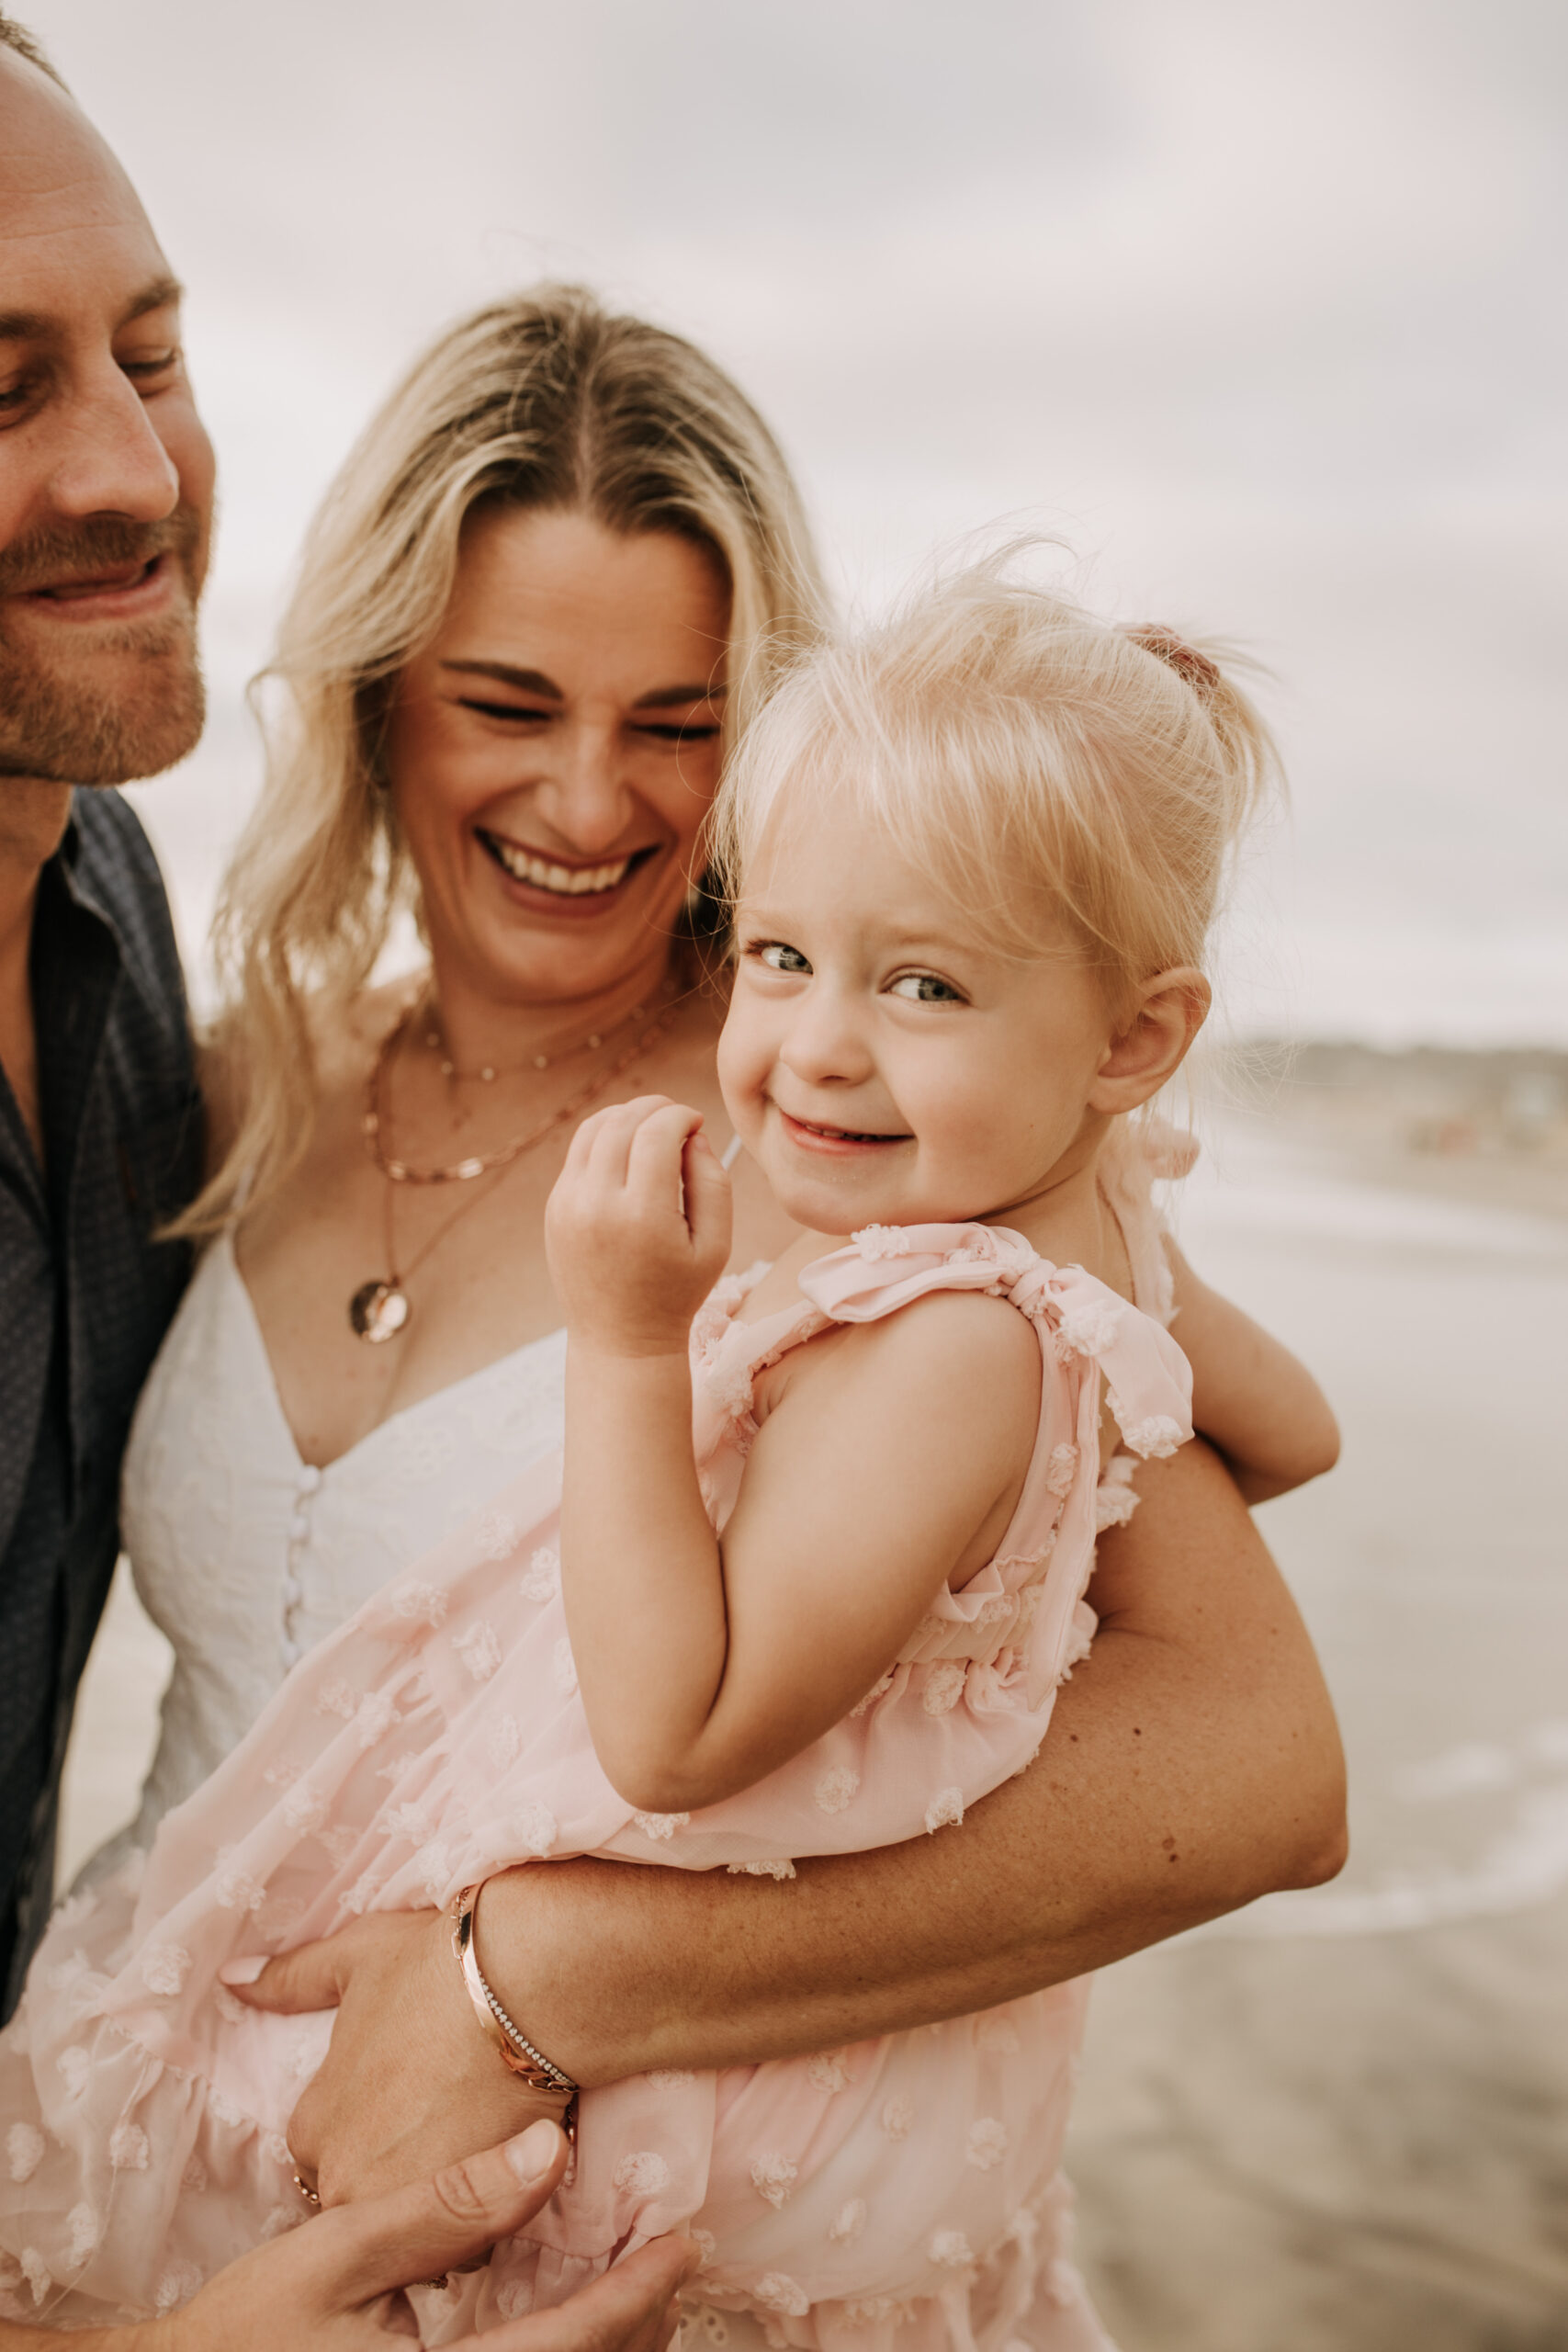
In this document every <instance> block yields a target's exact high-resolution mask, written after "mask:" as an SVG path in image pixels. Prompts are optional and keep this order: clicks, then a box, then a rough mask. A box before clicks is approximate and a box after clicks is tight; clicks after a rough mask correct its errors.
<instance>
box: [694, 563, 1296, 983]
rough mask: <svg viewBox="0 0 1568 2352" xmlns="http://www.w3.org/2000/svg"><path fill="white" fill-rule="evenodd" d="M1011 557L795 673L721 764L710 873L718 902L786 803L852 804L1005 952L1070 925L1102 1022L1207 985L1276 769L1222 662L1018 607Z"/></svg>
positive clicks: (981, 567)
mask: <svg viewBox="0 0 1568 2352" xmlns="http://www.w3.org/2000/svg"><path fill="white" fill-rule="evenodd" d="M1020 552H1021V548H1019V547H1014V548H1009V549H1007V550H1006V551H1004V552H1003V554H1001V555H1000V556H998V557H997V558H995V559H993V560H989V561H987V562H984V563H980V564H977V565H974V566H972V567H970V568H968V569H966V570H964V571H960V572H957V573H955V574H953V575H952V576H950V577H948V578H946V579H943V580H941V581H939V582H937V583H936V585H934V586H933V587H931V588H930V589H927V590H925V591H924V592H922V593H920V594H918V595H916V596H914V597H912V598H911V599H909V600H908V602H906V603H905V604H904V605H901V606H900V607H899V608H898V609H897V611H896V612H895V613H894V614H893V615H892V616H891V617H889V618H888V619H886V620H884V621H881V622H879V623H877V624H876V625H875V626H874V627H873V628H868V629H866V630H864V631H863V632H862V633H860V634H858V635H853V636H842V637H838V638H833V639H828V640H826V641H824V642H822V643H821V644H819V645H818V647H817V648H815V649H814V650H811V651H809V652H807V654H806V655H805V656H804V657H803V658H802V660H801V661H800V662H797V663H796V664H795V667H794V668H793V669H792V670H790V671H789V672H788V673H786V675H785V676H784V678H783V680H782V681H781V683H780V684H778V685H777V686H776V687H775V689H774V691H773V694H772V695H770V697H769V699H768V700H767V702H766V703H765V705H764V706H763V707H762V709H761V712H760V713H759V715H758V716H757V718H755V719H754V720H753V722H752V724H751V727H750V729H749V730H748V733H747V735H746V737H745V739H744V741H742V743H741V745H740V747H739V751H738V752H737V754H736V759H735V762H734V764H733V766H732V768H731V770H730V773H729V775H728V779H727V782H726V785H725V787H724V790H723V792H722V793H721V795H720V798H719V802H718V805H717V808H716V811H715V820H714V821H715V833H716V857H717V861H718V863H719V865H720V868H721V870H722V872H723V874H724V876H725V877H726V880H727V882H728V886H729V888H730V890H731V893H732V895H733V894H734V893H736V892H737V891H738V890H739V888H741V886H742V884H743V882H744V877H745V876H746V874H747V872H748V869H749V868H750V866H751V864H752V861H753V859H754V858H755V855H756V853H757V849H758V846H759V844H760V842H761V837H762V834H763V831H764V830H765V828H766V826H767V823H768V820H769V818H770V816H771V814H772V813H773V809H774V808H775V806H776V805H777V804H778V802H779V799H780V796H781V794H783V793H784V791H785V790H786V788H787V789H789V790H790V792H791V794H792V797H793V795H794V791H795V787H796V786H799V785H801V784H805V785H806V786H807V787H808V791H809V790H817V791H827V792H830V793H831V794H832V795H833V797H834V798H835V800H838V799H840V797H842V796H844V795H848V796H850V797H851V798H852V801H853V802H854V803H855V804H856V805H857V806H858V807H859V808H860V809H863V811H864V812H865V813H866V814H867V815H868V816H870V817H871V818H872V819H873V820H875V821H877V822H878V823H881V824H885V825H886V828H887V830H888V831H890V832H891V833H893V834H894V835H895V836H896V837H897V841H898V842H899V844H900V845H901V847H902V848H903V849H904V850H905V851H906V852H907V854H909V855H910V856H911V857H912V858H914V859H915V860H916V861H918V863H919V864H920V865H922V866H925V867H927V868H928V869H929V870H931V872H933V873H936V874H940V875H942V876H947V877H950V878H951V880H952V883H953V888H954V890H955V893H956V895H957V897H958V899H959V901H960V904H961V905H962V906H963V907H964V911H965V914H966V915H968V916H972V917H973V919H974V921H975V922H976V926H977V927H980V928H982V929H983V930H984V932H985V933H986V935H987V938H988V939H989V940H991V941H993V942H994V943H995V944H998V945H1000V946H1002V947H1003V948H1005V949H1006V950H1008V951H1009V952H1011V953H1015V954H1018V955H1020V956H1036V955H1038V954H1039V953H1040V952H1041V950H1042V946H1043V939H1044V923H1043V918H1044V921H1045V922H1049V920H1050V918H1051V917H1052V916H1056V917H1058V918H1059V917H1062V916H1065V917H1066V920H1067V922H1068V923H1069V924H1070V926H1071V927H1072V929H1073V931H1074V932H1075V933H1077V936H1078V938H1079V939H1080V940H1081V942H1082V944H1083V946H1084V948H1085V951H1086V953H1087V954H1088V955H1089V956H1090V957H1091V958H1092V959H1093V960H1094V961H1095V962H1096V963H1097V964H1099V965H1100V967H1101V968H1102V970H1103V972H1104V974H1105V978H1106V982H1107V987H1108V991H1109V993H1110V994H1111V998H1112V1000H1113V1001H1115V1000H1117V999H1119V998H1121V997H1122V996H1123V995H1125V994H1126V993H1128V992H1129V991H1130V990H1132V989H1136V987H1137V986H1139V985H1140V984H1141V983H1142V982H1143V981H1145V980H1147V979H1149V978H1152V977H1153V976H1154V975H1155V974H1156V972H1161V971H1166V970H1168V969H1170V968H1171V967H1174V966H1178V965H1201V961H1202V953H1203V945H1204V941H1205V938H1206V935H1207V933H1208V930H1209V926H1210V924H1211V922H1213V917H1214V913H1215V910H1216V907H1217V905H1218V902H1219V898H1220V894H1221V889H1222V886H1223V883H1224V876H1225V871H1226V867H1227V865H1228V863H1229V861H1230V857H1231V854H1232V853H1233V851H1234V850H1235V846H1236V844H1237V843H1238V842H1239V840H1240V838H1241V836H1242V834H1243V832H1244V831H1245V830H1246V827H1247V822H1248V820H1249V819H1250V818H1251V816H1252V815H1253V813H1254V811H1255V810H1256V809H1257V808H1258V804H1259V802H1260V800H1261V799H1262V797H1263V796H1264V793H1265V790H1266V788H1267V787H1268V786H1269V783H1270V781H1271V780H1273V779H1274V778H1276V777H1277V775H1278V763H1277V757H1276V753H1275V751H1274V746H1273V743H1272V741H1271V740H1270V738H1269V731H1268V729H1267V728H1266V727H1265V726H1264V724H1263V721H1262V719H1261V718H1259V717H1258V712H1257V711H1256V710H1255V709H1254V707H1253V706H1252V704H1251V703H1250V702H1249V701H1248V700H1247V697H1246V695H1243V694H1242V693H1241V692H1240V691H1239V689H1238V688H1237V687H1236V686H1235V684H1233V683H1232V682H1231V680H1230V679H1229V678H1228V677H1227V676H1226V675H1225V673H1224V670H1222V668H1221V667H1220V664H1219V662H1218V661H1217V660H1216V659H1215V658H1214V650H1215V649H1211V650H1204V648H1203V647H1202V646H1201V645H1199V644H1193V643H1191V642H1190V641H1189V640H1186V639H1182V638H1180V637H1178V636H1177V635H1176V634H1175V632H1174V631H1172V630H1170V629H1167V628H1153V627H1149V628H1122V627H1118V626H1115V625H1113V624H1111V623H1110V622H1107V621H1104V620H1101V619H1099V618H1098V617H1097V616H1095V615H1093V614H1091V613H1089V612H1086V611H1085V610H1084V609H1083V608H1082V607H1081V606H1079V605H1075V604H1073V603H1071V602H1069V601H1068V600H1067V599H1066V598H1065V597H1063V596H1060V595H1056V594H1053V593H1051V592H1049V591H1046V590H1043V589H1041V588H1038V587H1034V586H1032V585H1030V584H1029V583H1028V582H1026V581H1024V580H1022V579H1021V578H1019V577H1018V576H1017V571H1016V559H1017V557H1018V556H1019V554H1020ZM806 821H808V818H807V819H806Z"/></svg>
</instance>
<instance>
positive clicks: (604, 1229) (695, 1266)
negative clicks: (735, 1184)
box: [545, 1094, 731, 1356]
mask: <svg viewBox="0 0 1568 2352" xmlns="http://www.w3.org/2000/svg"><path fill="white" fill-rule="evenodd" d="M701 1127H702V1114H701V1112H700V1111H694V1110H692V1109H690V1108H689V1107H688V1106H687V1104H685V1103H672V1102H671V1100H670V1097H669V1096H668V1095H667V1094H644V1095H641V1096H639V1098H638V1099H637V1102H635V1103H613V1104H612V1105H611V1107H610V1108H609V1109H608V1110H606V1111H598V1112H595V1114H594V1115H593V1116H592V1118H591V1119H585V1120H584V1121H583V1123H582V1125H581V1127H579V1129H578V1131H577V1133H576V1135H575V1136H573V1137H572V1142H571V1148H570V1151H569V1152H568V1153H567V1156H566V1165H565V1167H564V1168H563V1169H562V1170H561V1172H560V1175H559V1177H558V1179H557V1182H556V1185H555V1189H554V1191H553V1192H552V1193H551V1194H550V1197H549V1201H548V1203H547V1206H546V1209H545V1247H546V1250H547V1254H548V1257H549V1263H550V1272H551V1274H552V1275H553V1276H554V1279H555V1284H556V1290H557V1293H558V1295H559V1298H560V1302H561V1306H562V1307H563V1308H564V1309H565V1313H566V1321H567V1328H568V1329H569V1331H570V1333H571V1335H572V1337H573V1338H574V1339H576V1340H581V1341H583V1342H586V1344H587V1345H588V1346H590V1347H592V1348H599V1349H603V1350H604V1351H607V1352H609V1353H611V1354H615V1355H633V1356H646V1355H671V1354H676V1353H680V1354H684V1352H685V1349H686V1342H687V1336H688V1334H689V1332H690V1329H691V1323H692V1317H693V1316H694V1314H695V1313H696V1311H697V1308H698V1307H699V1306H701V1305H702V1303H703V1301H704V1299H705V1297H706V1296H707V1295H708V1293H709V1291H710V1290H711V1289H712V1288H713V1286H714V1284H715V1283H716V1281H717V1280H718V1278H719V1276H720V1274H721V1273H722V1272H724V1269H725V1265H726V1263H727V1261H728V1257H729V1237H730V1224H731V1214H730V1192H729V1179H728V1176H727V1175H726V1174H725V1172H724V1170H723V1169H722V1168H721V1167H720V1166H719V1164H718V1159H717V1158H716V1154H715V1153H714V1151H713V1149H712V1148H711V1146H710V1145H709V1143H708V1141H707V1139H706V1137H705V1136H704V1135H703V1134H702V1133H701V1132H700V1130H701Z"/></svg>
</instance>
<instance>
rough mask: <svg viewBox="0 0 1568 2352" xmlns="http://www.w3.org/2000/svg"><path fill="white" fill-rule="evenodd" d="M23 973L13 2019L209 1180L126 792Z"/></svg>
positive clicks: (178, 998) (7, 1833)
mask: <svg viewBox="0 0 1568 2352" xmlns="http://www.w3.org/2000/svg"><path fill="white" fill-rule="evenodd" d="M31 956H32V961H31V980H32V999H33V1015H34V1021H35V1024H36V1027H37V1033H38V1062H39V1107H40V1114H41V1120H42V1125H43V1133H44V1147H45V1150H44V1166H43V1167H41V1168H40V1167H39V1160H38V1155H37V1153H36V1152H35V1151H34V1149H33V1146H32V1142H31V1139H30V1138H29V1136H28V1132H27V1129H26V1127H25V1126H24V1125H23V1123H22V1118H21V1114H20V1113H19V1112H18V1110H17V1103H16V1099H15V1097H14V1096H13V1094H12V1092H11V1090H10V1087H9V1086H8V1085H7V1084H6V1080H5V1077H4V1073H3V1072H0V1992H3V1995H4V1998H3V2002H0V2011H3V2013H4V2014H5V2015H9V2013H10V2011H11V2009H12V2008H13V2007H15V2004H16V2001H17V1995H18V1994H19V1993H20V1990H21V1984H22V1977H23V1974H24V1973H25V1970H26V1967H27V1962H28V1954H29V1953H30V1951H32V1948H33V1946H34V1944H35V1943H36V1942H37V1940H38V1938H39V1935H40V1934H41V1932H42V1929H43V1925H44V1922H45V1920H46V1919H47V1917H48V1916H49V1907H50V1903H51V1895H52V1883H53V1872H54V1838H55V1824H56V1814H57V1809H58V1804H59V1793H60V1771H61V1766H62V1763H63V1762H64V1758H65V1743H66V1739H67V1737H68V1736H69V1733H70V1729H71V1713H72V1708H73V1704H74V1702H75V1697H76V1686H77V1683H78V1682H79V1681H80V1679H81V1676H82V1668H84V1666H85V1664H86V1661H87V1652H88V1650H89V1648H90V1647H91V1645H92V1640H93V1634H94V1632H95V1630H96V1626H97V1622H98V1618H99V1615H100V1613H101V1611H102V1609H103V1605H104V1598H105V1595H106V1594H107V1590H108V1584H109V1578H110V1576H111V1575H112V1573H113V1570H114V1563H115V1555H116V1553H117V1551H118V1543H119V1530H118V1507H119V1464H120V1455H121V1453H123V1452H124V1449H125V1441H126V1435H127V1432H128V1430H129V1428H130V1416H131V1412H132V1409H133V1408H134V1406H135V1403H136V1397H137V1392H138V1390H139V1389H140V1388H141V1383H142V1381H143V1380H144V1379H145V1377H146V1375H147V1372H148V1369H149V1367H150V1365H151V1364H152V1358H153V1356H154V1354H155V1353H156V1352H157V1348H158V1343H159V1341H160V1340H162V1338H163V1336H164V1331H165V1330H166V1329H167V1328H168V1324H169V1319H170V1317H172V1315H173V1314H174V1311H175V1306H177V1305H178V1303H179V1298H180V1294H181V1292H182V1291H183V1290H184V1288H185V1285H186V1280H187V1279H188V1276H189V1272H190V1251H189V1250H188V1249H187V1248H186V1246H185V1245H183V1244H181V1243H178V1242H169V1241H160V1240H158V1239H157V1238H155V1233H156V1228H157V1227H158V1226H159V1225H160V1224H161V1223H162V1222H163V1221H164V1218H166V1217H167V1216H170V1215H172V1214H173V1213H174V1212H175V1210H176V1209H178V1208H180V1207H182V1206H183V1205H184V1204H185V1203H186V1201H188V1200H189V1199H190V1198H191V1197H192V1195H193V1193H194V1192H195V1189H196V1185H197V1181H198V1177H199V1171H200V1164H201V1140H202V1131H201V1106H200V1099H199V1097H198V1095H197V1084H196V1071H195V1065H194V1060H193V1056H192V1050H191V1039H190V1028H189V1023H188V1020H187V1016H186V998H185V984H184V981H183V978H182V976H181V972H180V962H179V956H178V953H177V951H176V949H175V936H174V931H173V927H172V925H171V923H170V921H169V909H168V901H167V899H165V898H164V885H163V880H162V877H161V876H160V875H159V872H158V866H157V862H156V860H155V859H154V857H153V855H152V850H151V848H150V847H149V845H148V842H147V837H146V835H145V834H144V833H143V831H142V830H141V825H140V824H139V822H138V821H137V820H136V818H135V817H134V816H133V815H132V814H131V811H130V808H129V806H128V805H127V803H126V802H125V801H124V800H122V799H121V798H120V797H119V795H118V793H117V792H105V791H86V790H83V791H78V792H77V793H76V794H75V796H74V800H73V809H72V818H71V824H70V827H69V830H68V831H67V832H66V835H65V839H64V841H63V842H62V844H61V847H60V849H59V851H58V853H57V854H55V856H53V857H52V858H51V860H50V862H49V864H48V865H46V866H45V867H44V869H43V872H42V875H41V876H40V877H39V895H38V904H37V910H36V912H35V915H34V919H33V933H32V950H31ZM130 1793H131V1792H130V1791H129V1790H128V1791H127V1796H128V1799H129V1797H130Z"/></svg>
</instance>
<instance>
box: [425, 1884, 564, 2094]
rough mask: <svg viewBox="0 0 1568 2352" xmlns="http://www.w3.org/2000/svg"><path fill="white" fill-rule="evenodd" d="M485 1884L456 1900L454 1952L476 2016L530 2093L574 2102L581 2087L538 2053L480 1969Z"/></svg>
mask: <svg viewBox="0 0 1568 2352" xmlns="http://www.w3.org/2000/svg"><path fill="white" fill-rule="evenodd" d="M483 1885H484V1882H483V1880H482V1879H481V1880H480V1882H479V1885H477V1886H465V1887H464V1888H463V1889H462V1890H461V1891H460V1893H458V1894H456V1895H455V1896H454V1897H453V1900H452V1917H453V1920H454V1923H455V1924H454V1926H453V1929H452V1949H453V1951H455V1952H456V1953H457V1964H458V1966H459V1967H460V1968H461V1969H462V1972H463V1982H464V1984H465V1985H467V1986H468V1998H469V2000H470V2001H472V2003H473V2005H474V2014H475V2016H476V2017H477V2018H479V2023H480V2025H481V2026H483V2028H484V2030H485V2031H486V2033H487V2034H488V2035H489V2036H490V2038H491V2041H493V2042H494V2043H495V2045H496V2047H497V2049H498V2050H499V2051H500V2052H501V2055H502V2061H503V2062H504V2064H506V2065H507V2067H508V2068H509V2069H510V2070H511V2072H512V2073H513V2074H514V2075H516V2076H517V2079H518V2081H519V2082H523V2083H526V2084H527V2086H528V2087H529V2089H530V2090H536V2091H554V2092H555V2093H556V2094H557V2095H558V2097H560V2098H567V2099H569V2100H570V2099H574V2098H576V2097H577V2085H576V2084H575V2083H574V2082H573V2081H572V2079H571V2076H570V2075H567V2074H563V2073H562V2071H561V2069H560V2068H559V2067H558V2066H557V2065H554V2064H552V2063H551V2062H550V2060H549V2059H548V2058H547V2057H546V2055H545V2053H544V2052H543V2051H542V2050H536V2049H535V2047H534V2045H533V2043H532V2042H531V2041H529V2039H528V2037H527V2035H526V2034H525V2032H524V2031H523V2030H522V2029H521V2027H519V2026H516V2025H514V2024H513V2021H512V2019H511V2018H509V2017H508V2016H507V2014H506V2011H505V2010H504V2009H503V2008H502V2006H501V2003H500V2002H499V2000H497V1998H496V1996H495V1993H494V1990H493V1989H492V1987H491V1984H490V1981H489V1979H488V1978H487V1977H486V1975H485V1973H484V1970H483V1969H482V1968H481V1967H480V1966H479V1953H478V1951H476V1950H475V1947H474V1915H475V1912H476V1911H477V1909H478V1907H479V1894H480V1892H481V1890H482V1888H483Z"/></svg>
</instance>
